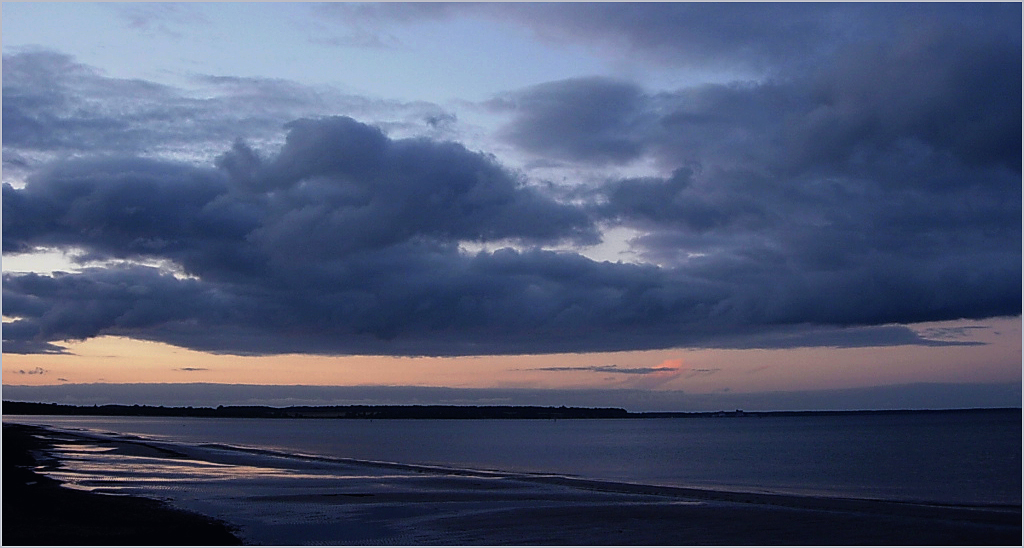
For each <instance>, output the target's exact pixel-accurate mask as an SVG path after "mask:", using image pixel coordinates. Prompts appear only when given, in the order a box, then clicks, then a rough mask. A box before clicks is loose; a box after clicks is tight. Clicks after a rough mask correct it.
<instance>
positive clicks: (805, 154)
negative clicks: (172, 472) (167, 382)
mask: <svg viewBox="0 0 1024 548" xmlns="http://www.w3.org/2000/svg"><path fill="white" fill-rule="evenodd" d="M743 8H748V9H750V10H751V11H750V12H742V9H743ZM367 9H376V8H367ZM388 9H394V10H399V11H401V10H403V9H408V8H403V7H401V6H395V7H392V8H388ZM431 9H433V8H431ZM462 9H471V10H480V11H478V13H485V12H487V10H496V11H495V12H494V13H497V12H503V13H511V11H509V10H513V11H514V10H518V9H523V10H551V13H552V14H553V17H552V19H551V20H550V21H551V25H552V26H549V27H545V28H548V29H561V32H562V34H561V35H560V36H562V37H563V38H564V37H569V38H572V39H587V40H592V39H593V40H598V39H600V40H604V39H607V37H608V36H612V37H613V38H615V39H622V40H627V41H628V43H629V44H630V45H631V47H635V48H638V50H642V51H643V52H646V53H647V54H650V55H655V56H657V55H660V54H659V53H657V52H660V51H662V50H664V51H666V52H667V51H671V50H673V48H675V51H682V50H680V49H679V48H683V47H684V46H686V45H687V44H690V45H693V46H694V48H693V50H692V51H693V53H692V54H688V55H689V56H688V57H687V56H686V55H683V57H685V58H684V59H681V60H680V61H679V62H695V61H699V60H700V59H703V58H704V57H706V58H707V59H705V60H709V59H712V58H713V57H714V56H715V55H719V54H718V53H715V52H716V51H717V46H716V44H720V43H729V44H732V46H731V47H730V48H723V49H722V51H721V54H720V55H724V56H731V58H733V59H734V60H736V61H737V62H739V61H743V60H753V61H754V64H757V65H758V66H762V67H769V68H771V70H769V71H767V73H765V74H763V75H762V77H760V78H758V79H755V80H751V81H748V82H737V83H731V84H708V85H700V86H692V87H687V88H683V89H678V90H670V91H662V92H657V93H655V92H649V91H646V90H644V89H643V88H641V87H639V86H637V85H634V84H631V83H629V82H623V81H620V80H610V79H601V78H582V79H573V80H566V81H561V82H550V83H546V84H542V85H539V86H535V87H532V88H529V89H526V90H519V91H513V92H509V93H507V94H503V95H502V96H501V97H498V98H496V100H495V101H494V102H493V103H492V107H494V108H499V109H508V110H507V112H508V113H509V114H511V122H510V124H509V126H507V127H506V128H505V130H504V133H503V136H504V137H505V138H506V139H508V140H509V141H510V142H512V143H513V144H515V145H517V146H519V147H520V148H521V149H523V150H526V151H528V152H530V153H531V154H532V155H534V156H535V157H536V160H537V162H538V163H544V162H548V163H550V164H558V163H574V164H576V165H582V166H598V167H605V166H610V165H614V164H624V163H629V162H633V161H638V160H645V161H646V160H650V161H652V162H653V164H654V165H656V166H658V167H659V168H660V169H662V170H663V172H662V173H663V175H661V176H650V177H634V178H629V179H615V180H608V181H606V182H604V183H602V184H599V185H596V186H590V187H587V188H581V189H578V190H577V192H576V194H575V195H574V196H573V200H572V201H569V200H562V201H559V200H556V199H554V198H552V196H553V195H554V193H548V192H547V191H546V190H544V189H543V187H541V186H537V185H533V184H532V183H533V182H532V181H529V180H527V179H526V178H525V177H524V176H522V175H519V174H515V173H513V172H511V171H510V170H508V169H506V168H505V167H503V166H502V165H501V163H500V162H499V161H498V160H497V159H496V158H494V157H492V156H490V155H488V154H486V153H480V152H474V151H470V150H468V149H467V148H466V147H464V146H463V145H460V144H458V143H456V142H447V141H439V140H433V139H424V138H420V139H400V138H393V137H389V136H388V135H387V134H386V133H385V132H384V131H383V130H381V129H380V128H379V126H371V125H367V124H362V123H360V122H357V121H355V120H354V119H351V118H345V117H336V118H313V117H310V114H309V113H306V112H301V113H300V114H298V115H294V116H287V117H286V115H288V114H290V113H294V112H296V111H303V110H304V109H315V108H316V102H315V97H314V96H311V95H306V92H307V91H308V90H305V89H303V88H301V87H294V86H292V85H290V84H288V83H287V82H280V81H267V80H259V81H251V80H246V79H237V78H211V79H208V80H206V81H205V83H206V84H207V85H210V86H213V87H215V88H216V89H219V90H220V92H219V93H220V95H218V99H217V100H215V101H210V102H208V103H202V104H200V103H196V102H190V101H192V100H190V99H187V98H184V97H183V95H182V93H181V92H180V90H175V89H172V88H168V87H164V86H156V85H153V84H151V83H147V82H139V81H131V82H129V81H120V80H113V79H109V78H105V77H103V76H102V75H100V74H98V73H97V72H96V71H93V70H91V69H89V68H88V67H84V66H82V65H79V64H76V63H75V62H74V61H73V60H72V59H70V58H68V57H64V56H59V55H55V54H52V53H50V54H47V53H38V52H37V53H32V54H27V53H23V54H18V55H14V56H8V57H5V63H4V99H5V102H4V110H5V112H4V116H5V126H4V129H5V130H8V132H9V133H8V138H7V139H5V141H4V159H5V162H8V161H9V162H10V165H16V166H18V168H19V169H21V170H23V172H25V173H27V174H28V175H27V177H26V178H25V179H26V186H25V188H15V186H16V185H15V186H12V185H4V187H3V224H4V226H3V232H4V239H3V244H4V252H5V253H24V252H29V251H31V250H33V249H36V248H38V247H56V248H63V249H70V248H75V249H80V250H82V253H83V255H82V256H81V260H83V261H85V260H97V261H111V262H110V263H108V265H107V266H105V267H101V268H94V269H90V270H85V271H82V272H80V273H76V274H62V275H54V276H40V275H19V274H8V275H5V277H4V305H3V306H4V314H5V315H6V316H8V317H12V318H17V319H15V320H12V321H9V322H7V323H5V324H4V330H3V334H4V350H5V352H60V351H62V349H61V347H60V346H59V343H60V342H61V341H63V340H69V339H77V338H84V337H92V336H97V335H104V334H107V335H123V336H130V337H135V338H141V339H149V340H158V341H163V342H168V343H171V344H177V345H180V346H185V347H189V348H195V349H201V350H207V351H212V352H225V353H253V354H273V353H283V352H306V353H321V354H346V353H369V354H398V355H414V354H434V355H464V354H490V353H540V352H556V351H559V352H567V351H574V352H575V351H601V350H628V349H642V348H644V349H649V348H671V347H680V346H691V347H724V348H789V347H796V346H872V345H906V344H917V345H939V344H974V343H972V342H971V341H966V340H961V339H949V338H947V337H942V336H940V335H941V334H938V335H936V334H932V335H934V336H929V334H928V333H924V334H918V333H914V332H913V331H912V330H910V329H908V328H906V327H904V326H901V325H894V324H903V323H911V322H921V321H939V320H956V319H963V318H969V319H982V318H987V317H994V316H1017V315H1019V314H1020V308H1019V306H1018V304H1017V303H1018V302H1019V301H1020V297H1021V286H1020V285H1019V280H1020V277H1021V255H1020V251H1019V250H1020V247H1019V244H1020V241H1021V240H1020V238H1021V232H1020V224H1018V223H1019V219H1020V215H1021V209H1020V207H1021V206H1020V204H1021V187H1020V186H1019V184H1020V156H1018V152H1017V151H1018V149H1019V148H1020V145H1021V141H1020V134H1019V133H1018V132H1017V127H1016V124H1017V122H1016V120H1017V119H1018V118H1019V117H1020V114H1021V111H1020V103H1018V102H1017V96H1018V95H1020V76H1021V73H1020V65H1019V64H1018V62H1019V59H1020V51H1021V50H1020V31H1019V29H1010V28H1009V27H1006V23H1005V22H1004V21H1003V19H1007V20H1010V19H1013V18H1009V17H1004V16H1005V15H1007V14H1008V13H1010V12H1013V13H1015V14H1016V15H1017V16H1019V6H1010V5H981V6H978V7H974V6H972V5H956V6H952V7H945V6H935V5H914V6H906V5H898V6H895V7H893V6H889V5H879V6H847V5H841V6H838V7H822V6H803V5H800V6H788V5H787V6H777V5H772V6H761V5H757V6H752V7H751V6H741V7H740V8H736V7H719V6H717V5H694V6H692V7H691V6H690V5H680V6H678V7H677V6H675V5H670V6H667V7H662V6H656V5H642V6H639V7H628V6H626V5H615V6H590V5H585V6H575V7H574V6H569V5H564V6H561V5H559V6H551V7H545V6H528V7H524V8H518V7H514V6H495V7H487V6H472V7H460V6H453V7H444V8H443V9H441V10H440V12H435V13H429V14H428V13H419V14H411V15H410V12H405V13H406V15H409V17H412V19H410V20H414V19H416V18H417V17H425V18H430V17H441V16H448V15H449V13H454V12H450V11H449V10H455V11H458V10H462ZM573 10H580V11H579V12H576V13H579V14H581V15H580V17H581V19H580V20H581V21H585V20H591V19H593V18H594V17H596V15H595V14H604V15H602V17H606V18H607V20H606V21H604V22H603V23H598V22H594V21H592V24H591V25H590V26H585V25H583V24H582V23H580V24H579V25H577V24H576V23H573V22H571V21H567V20H566V19H565V17H566V16H565V15H564V14H568V13H574V12H573ZM631 10H636V11H631ZM731 10H732V11H731ZM735 10H740V11H735ZM765 10H769V11H770V10H777V11H778V12H779V15H778V16H777V17H775V19H779V20H786V19H787V18H788V17H791V18H792V19H789V21H790V22H789V23H786V24H785V25H780V26H779V28H783V29H790V30H789V31H786V32H787V33H789V34H792V35H791V36H784V35H782V34H779V33H778V32H777V31H776V30H775V29H773V28H769V26H768V25H764V24H762V23H759V22H758V20H757V18H756V17H754V15H757V16H758V17H760V16H762V15H765V13H764V11H765ZM832 10H838V11H835V12H833V11H832ZM488 13H489V12H488ZM523 13H526V12H525V11H524V12H523ZM723 13H725V14H729V13H734V14H736V13H749V14H751V15H750V16H749V17H747V16H741V15H737V16H736V17H732V18H730V17H726V18H722V19H714V17H713V16H714V15H715V14H723ZM849 13H854V15H856V17H853V18H852V19H848V21H851V22H852V23H851V24H852V26H851V27H850V29H852V30H851V31H850V32H849V33H848V34H845V35H843V37H842V38H841V39H839V40H837V41H834V42H829V41H828V40H827V39H825V38H822V36H826V35H827V34H828V33H827V32H825V30H827V31H829V32H831V30H834V25H833V23H830V22H829V21H831V19H829V18H831V17H832V16H833V15H835V14H849ZM609 14H616V15H621V17H607V16H608V15H609ZM659 14H660V17H656V16H657V15H659ZM872 14H874V15H872ZM878 14H886V15H891V17H886V18H884V21H882V22H881V23H879V24H877V25H874V26H872V25H873V24H872V23H871V22H872V21H877V20H878V19H877V17H878ZM922 15H927V16H928V17H926V19H927V21H928V24H927V25H917V24H914V25H911V24H909V22H914V21H922V19H921V16H922ZM655 19H657V20H655ZM712 20H713V21H712ZM836 20H844V19H842V18H839V19H836ZM686 21H689V23H686V24H685V25H683V23H682V22H686ZM700 21H705V22H707V23H708V25H709V26H708V27H707V28H706V29H705V30H701V29H696V30H694V28H690V26H688V25H694V26H695V27H696V26H697V22H700ZM986 21H988V22H991V23H992V28H991V29H990V30H991V31H990V32H979V30H980V29H982V28H983V27H982V26H980V23H982V22H986ZM662 23H664V24H662ZM728 24H735V25H737V29H739V30H736V31H729V32H726V31H724V30H723V25H728ZM537 25H538V26H537V28H541V27H542V26H544V25H548V23H538V24H537ZM672 25H676V26H677V27H678V28H679V29H680V32H679V33H677V35H673V34H671V33H667V32H665V29H667V28H670V27H671V26H672ZM680 25H682V26H680ZM758 25H761V26H758ZM787 25H788V26H787ZM801 25H809V27H808V28H810V29H811V30H813V31H814V32H811V33H809V34H805V35H799V34H798V33H795V31H793V29H794V28H798V27H800V26H801ZM830 25H833V26H830ZM1013 26H1014V27H1015V23H1014V25H1013ZM641 27H647V28H650V31H651V32H650V36H649V37H644V36H641V35H640V34H638V32H637V30H638V29H640V28H641ZM865 28H870V30H871V31H870V32H866V33H865V32H861V30H863V29H865ZM743 29H746V30H749V31H751V33H750V37H751V38H750V40H747V39H746V38H743V37H739V38H737V36H739V33H740V31H742V30H743ZM822 29H825V30H822ZM854 31H856V32H854ZM702 33H703V34H702ZM787 40H788V41H787ZM758 41H763V42H765V48H764V52H765V53H764V54H763V55H762V54H761V53H757V52H754V53H749V50H750V47H751V44H753V43H757V42H758ZM804 41H806V42H804ZM702 48H703V49H702ZM805 50H806V51H807V52H808V53H807V54H806V55H803V54H798V53H799V52H800V51H805ZM652 52H654V53H652ZM748 54H749V55H748ZM790 55H794V59H795V60H794V61H793V62H785V59H787V58H789V56H790ZM702 56H704V57H702ZM9 60H10V61H13V62H8V61H9ZM811 60H813V61H814V62H810V61H811ZM701 62H703V61H701ZM97 98H99V99H97ZM119 101H120V102H124V104H125V105H127V106H126V107H124V108H127V114H126V115H118V114H116V112H115V111H114V110H113V107H114V106H116V105H118V104H120V103H119ZM252 104H256V105H261V106H266V107H267V108H268V109H269V112H270V113H271V114H269V115H267V116H264V117H261V116H257V115H255V114H253V112H254V111H258V110H259V109H253V108H251V105H252ZM203 105H206V106H203ZM233 105H245V106H240V107H239V109H238V112H239V114H238V115H237V116H236V115H233V114H230V115H229V114H226V113H229V112H230V111H231V108H232V106H233ZM204 109H205V110H204ZM410 109H411V110H410V111H409V112H413V111H415V113H416V116H415V121H414V122H410V123H416V124H420V125H421V126H424V127H427V126H430V125H431V122H430V121H429V119H428V118H426V117H424V113H427V114H428V115H430V116H435V115H437V114H438V110H437V108H436V106H432V107H430V108H426V106H424V107H423V108H420V107H415V108H413V107H410ZM183 114H188V115H189V116H191V118H189V116H184V115H183ZM8 116H10V118H8ZM165 119H166V120H171V123H169V124H164V123H163V122H159V123H158V121H160V120H165ZM186 119H191V120H194V125H191V126H190V125H188V124H185V123H184V122H181V123H180V124H179V122H178V121H179V120H186ZM285 120H292V121H291V122H290V123H289V124H288V126H287V134H286V136H285V138H284V140H283V144H282V145H280V146H276V145H268V144H267V142H276V143H280V142H281V139H280V135H279V134H278V133H274V132H273V131H270V130H268V129H266V128H269V127H271V126H273V127H274V128H277V127H280V125H281V124H283V123H284V122H285ZM445 120H450V119H449V118H444V117H439V118H435V121H438V122H444V121H445ZM161 124H164V125H161ZM182 124H184V125H182ZM273 124H277V125H273ZM250 129H252V131H253V132H254V133H255V134H258V135H259V138H258V139H257V138H249V137H247V135H248V131H249V130H250ZM432 129H438V128H432ZM193 137H194V139H193ZM238 137H242V139H238ZM128 139H131V140H132V142H130V143H128V142H126V140H128ZM260 139H265V141H263V142H262V143H261V142H258V141H259V140H260ZM186 142H188V143H193V144H196V145H193V144H189V145H187V146H203V147H206V149H207V151H209V150H216V151H223V153H222V154H220V155H219V156H218V157H217V159H216V161H212V159H211V162H210V163H212V164H213V165H206V163H205V162H202V161H199V160H195V161H194V162H193V163H183V162H173V161H169V160H156V159H143V158H142V157H143V156H150V157H152V156H159V155H160V154H161V153H162V152H161V151H166V150H170V149H171V148H173V147H174V146H186V145H184V144H183V143H186ZM211 143H217V144H216V146H210V144H211ZM231 143H234V145H233V146H232V145H231ZM187 146H186V148H187ZM161 147H163V148H161ZM115 151H116V152H117V154H115V153H114V152H115ZM154 151H156V152H154ZM66 152H74V153H76V154H78V155H79V156H81V157H80V158H77V159H70V160H63V161H58V162H52V163H50V164H48V165H46V166H45V167H40V164H38V163H36V160H35V156H33V155H34V154H42V153H52V154H56V153H66ZM206 155H207V157H209V156H210V153H209V152H207V153H206ZM5 165H6V164H5ZM599 226H625V227H630V228H634V229H636V230H638V231H639V235H638V236H637V238H636V239H635V240H634V241H633V242H632V244H633V246H634V249H635V251H637V252H638V253H640V256H641V257H643V258H644V259H646V260H648V261H650V264H644V265H635V264H612V263H601V262H596V261H592V260H590V259H587V258H585V257H583V256H581V255H579V254H576V253H573V252H570V251H562V252H553V251H544V250H542V249H540V247H541V246H556V245H561V246H562V247H563V249H564V248H565V247H566V246H572V245H576V246H580V245H585V244H587V243H593V242H595V241H596V239H597V238H598V228H597V227H599ZM503 241H512V242H514V243H515V244H516V245H517V246H518V247H519V250H514V249H501V250H498V251H486V252H481V253H477V254H467V253H465V252H462V251H460V249H459V244H460V242H484V243H491V244H494V243H495V242H503ZM137 260H146V261H158V262H159V261H164V262H165V263H167V264H171V265H174V268H176V269H177V271H176V272H174V274H171V273H169V272H166V271H161V270H160V269H152V268H144V267H139V266H133V265H131V264H128V263H123V262H122V263H119V262H117V261H137ZM620 371H621V370H620Z"/></svg>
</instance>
